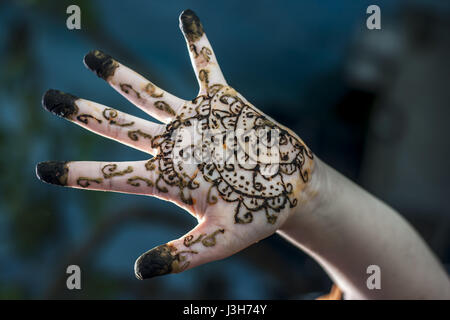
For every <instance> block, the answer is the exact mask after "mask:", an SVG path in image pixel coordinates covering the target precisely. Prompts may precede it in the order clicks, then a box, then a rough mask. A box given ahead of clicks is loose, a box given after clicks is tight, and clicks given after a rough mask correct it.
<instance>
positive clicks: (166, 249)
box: [134, 244, 175, 280]
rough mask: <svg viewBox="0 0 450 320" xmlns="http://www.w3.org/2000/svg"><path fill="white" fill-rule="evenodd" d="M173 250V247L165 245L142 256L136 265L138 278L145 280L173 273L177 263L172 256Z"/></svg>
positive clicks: (135, 272) (135, 270) (135, 271)
mask: <svg viewBox="0 0 450 320" xmlns="http://www.w3.org/2000/svg"><path fill="white" fill-rule="evenodd" d="M173 250H174V249H173V248H172V247H171V246H169V245H167V244H164V245H161V246H158V247H156V248H153V249H151V250H149V251H147V252H146V253H144V254H143V255H141V256H140V257H139V258H138V259H137V260H136V262H135V264H134V274H135V275H136V278H138V279H139V280H144V279H150V278H153V277H156V276H162V275H165V274H169V273H171V272H172V271H173V270H172V264H173V262H174V261H175V257H174V256H173V255H172V254H171V252H172V251H173Z"/></svg>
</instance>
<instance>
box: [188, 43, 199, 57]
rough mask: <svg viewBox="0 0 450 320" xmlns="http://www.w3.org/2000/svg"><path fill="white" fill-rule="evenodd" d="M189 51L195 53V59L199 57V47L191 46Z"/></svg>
mask: <svg viewBox="0 0 450 320" xmlns="http://www.w3.org/2000/svg"><path fill="white" fill-rule="evenodd" d="M189 50H190V51H192V52H193V53H194V58H197V57H198V52H197V46H196V45H195V44H193V43H191V44H190V45H189Z"/></svg>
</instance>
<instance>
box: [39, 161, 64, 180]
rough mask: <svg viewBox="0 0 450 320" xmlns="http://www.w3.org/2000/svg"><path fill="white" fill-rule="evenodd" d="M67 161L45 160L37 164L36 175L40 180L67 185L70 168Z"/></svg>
mask: <svg viewBox="0 0 450 320" xmlns="http://www.w3.org/2000/svg"><path fill="white" fill-rule="evenodd" d="M67 163H68V162H66V161H45V162H39V163H38V164H37V165H36V176H37V177H38V179H39V180H41V181H43V182H45V183H49V184H54V185H58V186H66V185H67V177H68V174H69V168H68V167H67Z"/></svg>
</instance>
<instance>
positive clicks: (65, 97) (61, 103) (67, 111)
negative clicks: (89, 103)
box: [42, 89, 79, 119]
mask: <svg viewBox="0 0 450 320" xmlns="http://www.w3.org/2000/svg"><path fill="white" fill-rule="evenodd" d="M78 99H79V98H78V97H76V96H74V95H71V94H69V93H65V92H62V91H59V90H53V89H51V90H48V91H47V92H46V93H45V94H44V96H43V97H42V105H43V107H44V108H45V109H46V110H47V111H50V112H51V113H53V114H55V115H57V116H59V117H63V118H68V119H71V118H72V116H74V115H76V114H77V113H78V107H77V106H76V104H75V101H77V100H78Z"/></svg>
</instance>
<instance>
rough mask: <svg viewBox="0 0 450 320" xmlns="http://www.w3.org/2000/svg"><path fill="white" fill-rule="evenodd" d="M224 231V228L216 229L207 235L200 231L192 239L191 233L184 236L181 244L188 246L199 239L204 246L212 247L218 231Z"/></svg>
mask: <svg viewBox="0 0 450 320" xmlns="http://www.w3.org/2000/svg"><path fill="white" fill-rule="evenodd" d="M224 232H225V229H217V230H216V231H214V232H213V233H211V234H210V235H207V234H206V233H202V234H200V235H199V236H198V237H197V239H195V240H194V236H193V235H192V234H191V235H188V236H186V237H185V238H184V241H183V244H184V245H185V246H186V247H188V248H189V247H190V246H192V245H194V244H196V243H198V242H200V241H201V243H202V244H203V245H204V246H205V247H214V246H215V245H216V235H217V234H219V233H224Z"/></svg>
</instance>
